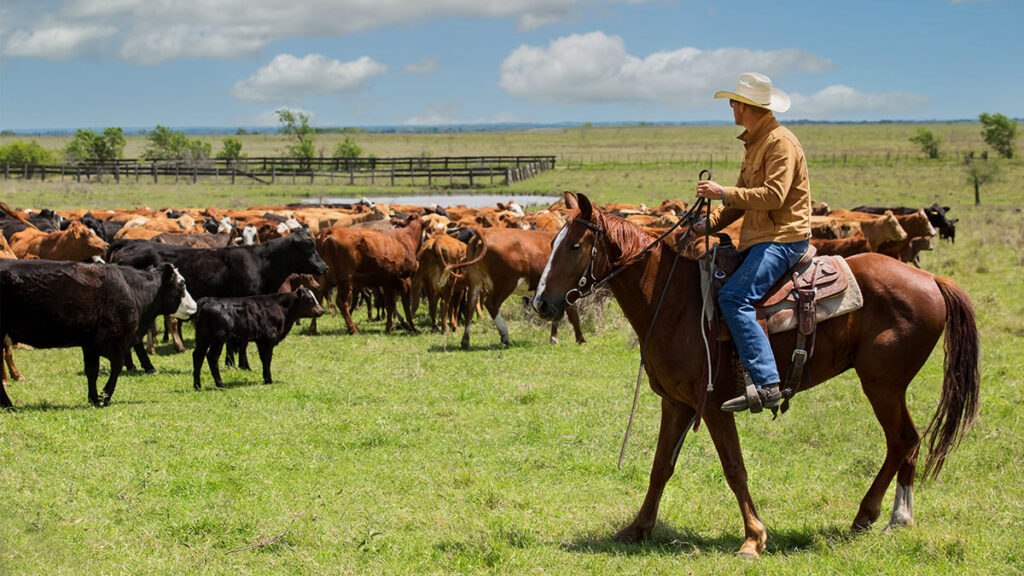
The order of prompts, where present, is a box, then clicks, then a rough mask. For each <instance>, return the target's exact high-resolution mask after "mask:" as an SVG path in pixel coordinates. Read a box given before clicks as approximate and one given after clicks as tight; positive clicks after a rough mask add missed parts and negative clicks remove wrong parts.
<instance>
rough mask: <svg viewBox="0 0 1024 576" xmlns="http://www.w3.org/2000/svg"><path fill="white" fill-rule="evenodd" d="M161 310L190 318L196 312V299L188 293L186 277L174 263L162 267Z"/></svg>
mask: <svg viewBox="0 0 1024 576" xmlns="http://www.w3.org/2000/svg"><path fill="white" fill-rule="evenodd" d="M159 298H160V311H161V312H163V313H164V314H170V315H171V316H174V317H175V318H181V319H182V320H188V319H189V318H191V317H192V315H193V314H195V313H196V301H195V300H193V299H192V295H191V294H189V293H188V288H187V287H186V286H185V278H184V277H182V275H181V273H179V272H178V269H177V268H175V267H174V265H173V264H164V265H162V266H161V267H160V297H159Z"/></svg>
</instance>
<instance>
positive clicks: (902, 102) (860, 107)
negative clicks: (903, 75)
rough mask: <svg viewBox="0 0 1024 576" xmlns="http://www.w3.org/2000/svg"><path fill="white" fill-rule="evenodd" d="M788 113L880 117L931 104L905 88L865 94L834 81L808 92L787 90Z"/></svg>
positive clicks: (804, 116)
mask: <svg viewBox="0 0 1024 576" xmlns="http://www.w3.org/2000/svg"><path fill="white" fill-rule="evenodd" d="M791 97H792V99H793V107H792V108H791V109H790V111H789V113H788V114H789V115H790V116H792V117H793V118H800V119H808V120H846V119H851V118H856V119H860V118H863V117H864V116H865V115H867V116H872V117H877V118H884V117H885V116H886V115H891V114H896V113H901V112H908V111H911V110H914V109H918V108H922V107H924V106H928V105H929V104H931V101H929V100H928V99H927V98H925V97H924V96H919V95H917V94H909V93H906V92H887V93H884V94H882V93H872V94H866V93H864V92H861V91H859V90H856V89H854V88H850V87H849V86H843V85H835V86H829V87H828V88H825V89H824V90H822V91H820V92H818V93H816V94H813V95H811V96H804V95H802V94H797V93H794V94H791Z"/></svg>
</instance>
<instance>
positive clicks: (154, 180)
mask: <svg viewBox="0 0 1024 576" xmlns="http://www.w3.org/2000/svg"><path fill="white" fill-rule="evenodd" d="M152 166H153V184H156V183H157V182H156V178H157V177H156V160H154V161H153V164H152Z"/></svg>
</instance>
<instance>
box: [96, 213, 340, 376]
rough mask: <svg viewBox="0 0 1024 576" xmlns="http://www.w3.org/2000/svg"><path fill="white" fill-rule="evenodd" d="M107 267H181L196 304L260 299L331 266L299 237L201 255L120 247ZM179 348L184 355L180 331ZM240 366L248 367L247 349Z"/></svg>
mask: <svg viewBox="0 0 1024 576" xmlns="http://www.w3.org/2000/svg"><path fill="white" fill-rule="evenodd" d="M107 255H108V261H110V262H115V263H118V264H126V265H128V266H132V267H135V268H146V267H149V266H154V265H157V264H160V263H164V262H170V263H172V264H175V265H176V266H177V267H178V270H179V271H180V272H181V275H182V276H184V277H185V281H186V282H187V283H188V289H189V292H191V293H192V294H193V296H194V297H195V298H197V299H199V298H206V297H214V298H227V297H240V296H255V295H257V294H271V293H273V292H276V291H277V289H278V288H280V287H281V284H282V283H283V282H284V281H285V279H286V278H287V277H288V275H289V274H292V273H299V274H314V275H321V274H326V273H327V264H326V263H325V262H324V261H323V259H322V258H320V255H319V254H317V253H316V246H315V244H314V241H313V238H312V237H311V236H310V235H309V234H307V233H305V232H295V233H292V234H289V235H287V236H285V237H283V238H276V239H274V240H270V241H269V242H264V243H263V244H256V245H252V246H229V247H227V248H208V249H196V248H188V247H185V246H172V245H169V244H160V243H157V242H150V241H147V240H128V241H117V242H115V243H114V244H113V245H111V248H110V250H109V251H108V252H107ZM174 339H175V347H176V348H177V349H178V350H179V351H184V350H185V346H184V344H183V343H182V342H181V337H180V335H179V334H178V333H177V331H175V333H174ZM239 365H240V366H241V367H243V368H248V367H249V361H248V358H246V357H245V349H244V347H243V349H242V354H241V358H240V359H239Z"/></svg>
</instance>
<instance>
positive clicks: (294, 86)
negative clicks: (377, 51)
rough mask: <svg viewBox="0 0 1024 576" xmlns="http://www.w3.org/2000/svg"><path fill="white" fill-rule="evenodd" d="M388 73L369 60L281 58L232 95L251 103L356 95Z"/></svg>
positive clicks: (235, 87)
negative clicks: (373, 80)
mask: <svg viewBox="0 0 1024 576" xmlns="http://www.w3.org/2000/svg"><path fill="white" fill-rule="evenodd" d="M387 69H388V68H387V66H385V65H383V64H381V63H379V62H376V61H375V60H373V59H372V58H369V57H367V56H363V57H362V58H360V59H358V60H354V61H352V62H341V61H340V60H331V59H328V58H326V57H324V56H323V55H321V54H308V55H306V56H305V57H303V58H297V57H295V56H292V55H291V54H279V55H277V56H276V57H275V58H274V59H273V60H272V61H271V62H270V64H267V65H266V66H264V67H263V68H260V69H259V70H257V71H256V73H255V74H253V75H252V76H250V77H249V78H246V79H245V80H242V81H240V82H238V83H236V84H235V86H234V88H232V89H231V94H232V95H233V96H234V97H235V98H238V99H239V100H245V101H249V102H270V101H275V100H277V101H282V100H284V101H294V100H297V99H299V98H302V97H305V96H312V95H319V94H356V93H358V92H360V91H361V90H362V89H363V88H364V87H365V86H366V84H367V82H369V81H370V80H371V79H372V78H375V77H377V76H380V75H381V74H384V73H385V72H387Z"/></svg>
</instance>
